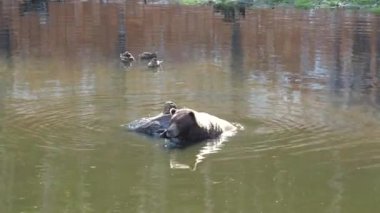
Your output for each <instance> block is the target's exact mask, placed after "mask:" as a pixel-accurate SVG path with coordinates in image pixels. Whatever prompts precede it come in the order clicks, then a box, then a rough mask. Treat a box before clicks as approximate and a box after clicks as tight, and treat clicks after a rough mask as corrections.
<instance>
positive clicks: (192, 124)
mask: <svg viewBox="0 0 380 213" xmlns="http://www.w3.org/2000/svg"><path fill="white" fill-rule="evenodd" d="M170 114H171V116H172V117H171V120H170V124H169V127H168V128H167V130H166V132H165V137H167V138H181V137H183V136H187V135H188V133H189V131H191V130H193V129H194V128H198V124H197V121H196V118H195V114H194V111H193V110H190V109H175V108H172V109H170Z"/></svg>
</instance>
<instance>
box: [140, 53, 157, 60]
mask: <svg viewBox="0 0 380 213" xmlns="http://www.w3.org/2000/svg"><path fill="white" fill-rule="evenodd" d="M139 58H140V59H141V60H151V59H153V58H157V53H155V52H154V53H153V52H143V53H141V54H140V55H139Z"/></svg>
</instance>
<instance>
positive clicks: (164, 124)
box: [127, 101, 177, 137]
mask: <svg viewBox="0 0 380 213" xmlns="http://www.w3.org/2000/svg"><path fill="white" fill-rule="evenodd" d="M171 109H177V105H176V104H175V103H174V102H172V101H167V102H165V104H164V109H163V111H162V113H160V114H158V115H156V116H154V117H147V118H141V119H138V120H135V121H132V122H130V123H129V124H127V128H128V129H129V130H132V131H135V132H138V133H142V134H145V135H149V136H153V137H159V136H160V135H161V134H162V133H163V132H164V131H165V130H166V129H167V128H168V127H169V124H170V119H171V114H170V110H171Z"/></svg>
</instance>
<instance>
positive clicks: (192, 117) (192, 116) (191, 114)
mask: <svg viewBox="0 0 380 213" xmlns="http://www.w3.org/2000/svg"><path fill="white" fill-rule="evenodd" d="M189 115H190V118H191V119H193V120H194V121H195V122H196V119H195V114H194V112H193V111H190V112H189Z"/></svg>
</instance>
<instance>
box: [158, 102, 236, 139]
mask: <svg viewBox="0 0 380 213" xmlns="http://www.w3.org/2000/svg"><path fill="white" fill-rule="evenodd" d="M170 114H171V120H170V124H169V127H168V128H167V130H166V131H165V132H164V133H163V137H165V138H168V139H170V140H171V141H172V142H174V143H177V144H179V145H181V146H187V145H190V144H192V143H195V142H200V141H203V140H206V139H214V138H218V137H219V136H220V135H221V134H222V133H224V132H227V131H230V132H233V131H236V129H237V128H236V127H235V126H234V125H233V124H231V123H230V122H228V121H226V120H223V119H221V118H218V117H216V116H213V115H210V114H208V113H206V112H197V111H195V110H193V109H188V108H183V109H174V108H173V109H171V110H170Z"/></svg>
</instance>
